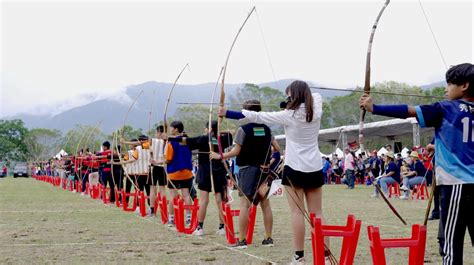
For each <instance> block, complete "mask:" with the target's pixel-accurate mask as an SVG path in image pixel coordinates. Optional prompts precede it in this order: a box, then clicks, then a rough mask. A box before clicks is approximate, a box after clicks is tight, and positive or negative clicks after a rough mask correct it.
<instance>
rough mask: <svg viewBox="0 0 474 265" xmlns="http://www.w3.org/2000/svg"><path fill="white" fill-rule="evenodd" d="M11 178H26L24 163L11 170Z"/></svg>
mask: <svg viewBox="0 0 474 265" xmlns="http://www.w3.org/2000/svg"><path fill="white" fill-rule="evenodd" d="M13 177H14V178H16V177H25V178H27V177H28V167H27V165H26V163H24V162H20V163H17V164H16V165H15V167H14V168H13Z"/></svg>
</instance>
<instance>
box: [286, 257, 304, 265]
mask: <svg viewBox="0 0 474 265" xmlns="http://www.w3.org/2000/svg"><path fill="white" fill-rule="evenodd" d="M305 263H306V262H305V259H304V257H301V258H299V259H297V258H296V256H293V258H292V259H291V262H290V263H288V265H302V264H305Z"/></svg>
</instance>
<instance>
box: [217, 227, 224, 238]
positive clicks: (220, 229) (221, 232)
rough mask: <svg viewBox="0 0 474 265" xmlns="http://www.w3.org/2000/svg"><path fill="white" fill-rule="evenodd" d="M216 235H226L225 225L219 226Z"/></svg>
mask: <svg viewBox="0 0 474 265" xmlns="http://www.w3.org/2000/svg"><path fill="white" fill-rule="evenodd" d="M216 235H219V236H224V235H225V227H222V228H218V229H217V231H216Z"/></svg>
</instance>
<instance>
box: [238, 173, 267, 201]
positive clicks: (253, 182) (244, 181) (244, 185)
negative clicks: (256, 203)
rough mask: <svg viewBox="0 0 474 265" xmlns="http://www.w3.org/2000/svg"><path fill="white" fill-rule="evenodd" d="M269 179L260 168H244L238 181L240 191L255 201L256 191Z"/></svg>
mask: <svg viewBox="0 0 474 265" xmlns="http://www.w3.org/2000/svg"><path fill="white" fill-rule="evenodd" d="M266 178H267V175H266V174H262V171H261V170H260V167H256V166H248V167H244V168H239V175H238V177H237V181H238V184H239V187H240V189H241V190H242V191H241V192H243V193H244V194H245V196H247V197H249V198H251V199H253V198H252V197H253V196H255V191H256V190H257V188H258V186H260V184H262V183H263V182H264V181H265V179H266Z"/></svg>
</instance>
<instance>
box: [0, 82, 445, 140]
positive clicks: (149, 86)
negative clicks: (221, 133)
mask: <svg viewBox="0 0 474 265" xmlns="http://www.w3.org/2000/svg"><path fill="white" fill-rule="evenodd" d="M292 81H293V80H292V79H285V80H279V81H277V84H276V85H277V86H278V89H280V90H282V91H283V92H284V89H285V88H286V86H288V84H290V83H291V82H292ZM215 85H216V84H215V83H205V84H197V85H180V84H177V85H176V86H175V88H174V91H173V94H172V97H171V100H170V104H169V109H168V113H167V115H168V117H171V116H172V115H173V113H174V112H175V111H176V109H177V108H179V106H180V105H178V104H176V103H178V102H204V103H206V102H210V98H211V94H212V91H213V90H214V88H215ZM244 85H245V84H226V87H225V89H226V96H227V97H229V95H232V94H234V93H235V92H236V90H237V89H238V88H241V87H243V86H244ZM257 85H258V86H259V87H264V86H271V87H275V82H269V83H262V84H257ZM310 85H311V86H317V84H310ZM442 85H444V83H443V82H436V83H433V84H429V85H425V86H421V87H422V88H423V89H430V88H432V87H436V86H442ZM172 86H173V84H171V83H161V82H156V81H148V82H145V83H142V84H137V85H130V86H128V87H127V88H126V90H125V96H124V97H117V98H107V99H99V100H94V101H92V102H90V103H88V104H85V105H82V106H77V107H73V108H71V109H68V110H66V111H63V112H61V113H59V114H56V115H53V116H50V115H34V114H18V115H14V116H10V117H6V118H5V119H8V120H10V119H21V120H23V122H24V123H25V126H26V127H27V128H29V129H31V128H48V129H58V130H60V131H62V132H67V131H68V130H70V129H72V128H74V127H75V126H76V125H96V124H98V122H101V123H100V129H101V130H102V131H103V132H104V133H111V132H112V131H113V130H115V129H117V128H119V127H121V126H122V125H123V122H124V119H125V116H126V113H127V112H128V109H129V107H130V105H131V103H132V102H133V100H134V99H135V98H136V97H137V96H138V95H139V94H140V93H142V94H141V95H140V96H139V97H138V99H137V101H136V103H135V104H134V106H133V108H132V109H131V110H130V113H129V115H128V118H127V124H128V125H131V126H132V127H134V128H142V129H143V130H144V131H146V130H148V120H149V113H150V109H151V107H152V105H151V104H153V107H152V108H153V111H152V113H153V115H152V121H151V124H152V125H153V124H155V123H157V122H159V121H161V120H162V119H163V112H164V106H165V104H166V99H167V97H168V93H169V90H170V88H171V87H172ZM142 91H143V92H142ZM317 92H318V93H320V94H321V96H322V97H323V98H325V99H330V98H332V97H334V96H343V95H347V94H348V93H349V92H346V91H330V90H317ZM218 95H219V91H217V95H216V99H215V100H216V101H217V100H218Z"/></svg>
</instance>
